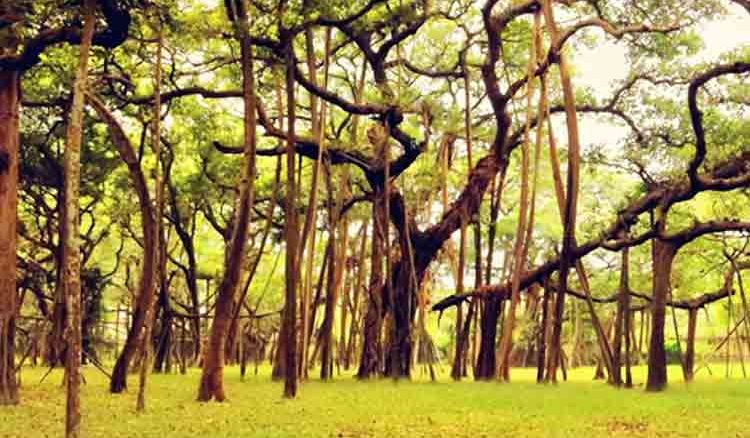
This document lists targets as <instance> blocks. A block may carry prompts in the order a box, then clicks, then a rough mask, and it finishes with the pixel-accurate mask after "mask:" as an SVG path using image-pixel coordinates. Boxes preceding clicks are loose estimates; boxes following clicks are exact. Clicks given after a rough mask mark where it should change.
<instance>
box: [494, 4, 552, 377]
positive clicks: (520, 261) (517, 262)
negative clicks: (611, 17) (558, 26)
mask: <svg viewBox="0 0 750 438" xmlns="http://www.w3.org/2000/svg"><path fill="white" fill-rule="evenodd" d="M540 21H541V16H540V14H539V13H537V14H535V15H534V28H533V37H532V45H531V51H530V54H529V63H528V69H527V82H526V87H527V88H526V125H525V126H524V139H523V142H522V143H521V193H520V199H519V209H518V224H517V227H516V240H515V243H514V247H513V271H512V278H511V298H510V308H509V310H508V315H507V317H506V318H505V320H504V321H503V332H502V338H501V339H500V348H499V350H500V364H499V365H500V366H499V367H498V378H499V379H500V380H503V381H505V382H508V381H510V361H511V352H512V350H513V330H514V329H515V323H516V308H517V307H518V303H519V302H520V300H521V290H520V287H521V275H522V273H523V270H524V269H525V267H526V255H527V253H528V247H529V244H530V243H531V236H532V228H533V223H529V222H531V221H533V219H531V220H530V219H529V166H530V164H529V162H530V158H529V156H530V151H529V143H530V142H531V139H530V131H531V120H532V117H533V113H532V109H531V107H532V96H533V93H534V87H533V84H534V70H535V67H536V61H537V49H538V48H537V43H538V42H539V41H540V39H539V38H538V37H537V35H538V34H539V27H540ZM544 91H545V90H542V93H541V94H540V105H539V107H540V109H539V112H538V114H539V116H538V117H539V119H538V121H537V132H536V142H535V144H536V154H535V164H536V166H535V169H534V178H535V181H536V177H537V175H538V170H539V166H538V164H539V150H540V147H541V137H542V136H541V131H540V130H541V128H542V126H543V123H541V121H542V120H543V119H544V117H545V111H544V106H545V105H544ZM534 194H536V183H535V184H534ZM531 202H532V203H533V202H534V200H533V198H532V201H531ZM531 210H532V212H533V210H534V207H531ZM527 227H528V230H527ZM527 233H528V236H527Z"/></svg>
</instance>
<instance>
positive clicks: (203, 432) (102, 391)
mask: <svg viewBox="0 0 750 438" xmlns="http://www.w3.org/2000/svg"><path fill="white" fill-rule="evenodd" d="M712 371H713V373H714V375H713V376H709V375H708V374H707V373H706V372H705V370H703V371H702V372H701V373H700V374H699V375H698V379H697V381H696V382H695V383H693V384H691V385H690V386H686V385H684V384H683V383H681V382H674V383H672V385H671V386H670V388H669V389H668V390H667V391H666V392H664V393H659V394H651V393H646V392H644V391H643V390H642V386H639V387H638V388H637V389H633V390H617V389H613V388H611V387H608V386H607V385H605V384H603V383H602V382H595V381H592V380H591V376H592V375H593V370H592V369H591V368H581V369H577V370H574V371H573V372H572V373H571V375H570V380H569V381H568V382H565V383H561V384H559V385H558V386H557V387H550V386H539V385H536V384H535V383H534V382H533V372H532V370H517V369H516V370H513V374H512V377H513V383H511V384H500V383H494V382H493V383H474V382H471V381H466V382H461V383H454V382H452V381H450V379H449V377H448V376H446V375H445V374H443V375H442V376H441V377H440V380H439V382H437V383H431V382H427V381H423V380H421V379H417V380H415V381H414V382H399V383H393V382H392V381H388V380H386V381H375V382H367V383H362V382H357V381H355V380H354V379H352V378H351V377H349V376H341V377H339V378H337V379H336V381H335V383H334V384H330V383H323V382H320V381H317V380H311V381H309V382H307V383H304V384H303V386H302V388H301V392H300V397H299V398H298V399H297V400H294V401H289V400H283V399H282V398H281V396H280V395H281V384H280V383H275V382H272V381H271V380H270V379H269V378H268V370H265V369H264V370H261V374H260V375H259V376H250V377H249V378H248V379H246V381H245V382H241V381H240V378H239V370H238V369H237V368H228V369H227V370H226V389H227V392H228V396H229V398H230V401H229V402H228V403H223V404H217V403H211V404H205V405H204V404H200V403H197V402H195V401H194V399H195V393H196V388H197V382H198V377H199V374H198V372H199V370H191V371H190V373H189V374H188V375H187V376H181V375H153V376H151V377H150V379H149V385H150V387H149V390H148V399H147V411H146V412H145V413H144V414H141V415H136V414H135V409H134V406H135V393H136V390H135V387H136V385H137V383H136V379H135V378H131V382H130V385H131V389H130V391H129V392H128V393H127V394H125V395H120V396H111V395H109V394H108V393H107V382H106V378H105V377H104V376H103V375H102V374H100V373H99V372H98V371H96V370H94V369H93V368H89V369H87V370H86V371H85V373H84V374H85V376H86V379H87V385H85V386H84V388H83V415H84V423H83V434H84V435H83V436H85V437H89V438H105V437H106V438H122V437H138V438H150V437H156V438H172V437H175V438H176V437H287V436H289V437H296V436H305V437H308V436H310V437H358V436H362V437H367V436H383V437H386V436H403V437H407V436H408V437H420V436H434V437H441V436H446V437H447V436H455V437H472V438H479V437H485V436H486V437H494V436H513V437H568V436H570V437H590V436H643V437H646V436H649V437H652V436H659V437H694V436H703V437H719V436H721V437H742V436H748V437H750V425H748V421H747V418H748V412H749V411H750V381H748V380H742V379H740V378H739V375H741V373H740V370H739V366H736V367H735V369H734V371H733V372H734V374H735V375H737V376H738V378H734V379H725V378H724V371H723V369H722V368H721V366H719V365H717V366H714V367H712ZM44 372H45V370H44V369H42V368H37V369H25V370H24V373H23V379H24V387H23V390H22V404H21V405H20V406H18V407H12V408H2V409H0V437H3V438H21V437H24V438H25V437H59V436H63V433H64V430H63V428H64V424H65V421H64V415H65V412H64V409H65V408H64V400H65V397H64V390H63V388H62V387H60V386H59V385H60V382H61V379H62V372H61V371H55V372H53V373H52V374H51V375H50V376H49V377H48V378H47V379H46V380H45V381H44V382H43V383H39V379H40V378H41V376H42V375H43V374H44ZM644 373H645V369H643V368H638V369H637V370H636V374H635V377H636V382H641V381H642V380H643V377H644ZM679 376H680V374H679V369H677V368H671V369H670V377H671V378H672V380H673V381H677V380H679Z"/></svg>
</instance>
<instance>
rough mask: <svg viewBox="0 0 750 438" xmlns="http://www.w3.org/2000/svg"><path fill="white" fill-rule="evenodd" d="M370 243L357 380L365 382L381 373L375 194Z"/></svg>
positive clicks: (380, 215)
mask: <svg viewBox="0 0 750 438" xmlns="http://www.w3.org/2000/svg"><path fill="white" fill-rule="evenodd" d="M372 218H373V223H372V244H371V248H372V249H371V252H370V284H369V285H368V288H367V296H368V300H367V313H366V314H365V318H364V324H363V335H362V354H361V357H360V360H359V370H358V371H357V378H358V379H368V378H370V377H373V376H376V375H378V374H379V373H381V372H382V363H381V360H380V358H381V357H382V344H381V338H380V335H381V329H382V324H383V318H382V315H383V287H382V284H383V261H382V258H383V238H384V237H383V223H384V222H385V220H386V218H385V215H384V211H383V196H382V194H379V193H377V192H376V193H375V194H374V199H373V203H372Z"/></svg>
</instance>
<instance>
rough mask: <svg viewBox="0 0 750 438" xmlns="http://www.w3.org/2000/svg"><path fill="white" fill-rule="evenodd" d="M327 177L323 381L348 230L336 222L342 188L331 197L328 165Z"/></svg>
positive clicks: (329, 370) (329, 372) (329, 366)
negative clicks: (328, 260)
mask: <svg viewBox="0 0 750 438" xmlns="http://www.w3.org/2000/svg"><path fill="white" fill-rule="evenodd" d="M326 174H327V175H326V180H327V185H328V192H329V198H330V199H329V205H330V208H329V213H328V215H329V227H330V230H331V237H330V239H331V241H332V242H333V244H332V245H331V251H333V252H332V253H331V263H330V264H329V266H328V281H327V285H328V288H327V289H328V290H327V293H326V305H325V314H324V316H323V323H322V325H321V327H320V340H321V342H320V345H321V347H320V378H321V379H322V380H328V379H331V378H332V377H333V323H334V318H335V312H336V303H337V301H338V295H339V289H340V285H341V278H342V275H343V273H344V269H345V263H346V250H347V246H348V240H349V239H348V237H349V236H348V233H347V221H346V219H343V220H342V221H341V224H339V217H338V214H339V209H340V206H341V199H342V195H343V192H344V190H343V189H342V188H339V190H338V191H337V194H336V195H335V196H336V198H335V199H334V194H333V191H334V186H333V175H331V168H330V166H327V172H326ZM337 226H338V227H340V230H339V233H338V234H339V237H338V238H339V240H340V241H339V242H338V243H339V247H338V248H336V240H335V239H336V233H335V228H336V227H337Z"/></svg>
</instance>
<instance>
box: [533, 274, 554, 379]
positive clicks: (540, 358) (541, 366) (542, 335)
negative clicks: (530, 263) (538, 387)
mask: <svg viewBox="0 0 750 438" xmlns="http://www.w3.org/2000/svg"><path fill="white" fill-rule="evenodd" d="M551 292H552V291H551V290H550V285H549V279H545V280H544V296H543V298H542V319H541V321H540V323H539V331H538V332H537V345H538V347H537V356H536V382H537V383H542V382H544V371H545V369H546V363H547V338H548V333H549V327H550V324H549V314H550V295H551Z"/></svg>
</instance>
